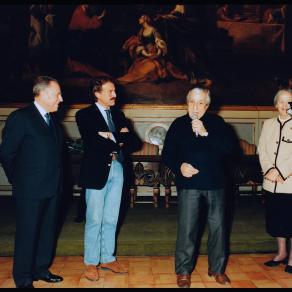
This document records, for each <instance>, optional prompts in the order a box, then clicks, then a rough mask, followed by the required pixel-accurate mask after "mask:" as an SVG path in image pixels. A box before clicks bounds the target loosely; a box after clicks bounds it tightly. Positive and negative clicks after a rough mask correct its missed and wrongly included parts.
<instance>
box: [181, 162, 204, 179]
mask: <svg viewBox="0 0 292 292" xmlns="http://www.w3.org/2000/svg"><path fill="white" fill-rule="evenodd" d="M180 171H181V173H182V175H183V176H184V177H188V178H190V177H192V176H193V175H196V174H197V173H198V172H199V170H198V169H196V168H194V167H193V166H192V165H191V164H189V163H186V162H184V163H183V164H182V165H181V167H180Z"/></svg>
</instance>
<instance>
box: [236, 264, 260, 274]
mask: <svg viewBox="0 0 292 292" xmlns="http://www.w3.org/2000/svg"><path fill="white" fill-rule="evenodd" d="M240 269H241V270H242V272H247V273H251V272H263V269H262V268H261V267H260V266H258V265H257V264H253V265H240Z"/></svg>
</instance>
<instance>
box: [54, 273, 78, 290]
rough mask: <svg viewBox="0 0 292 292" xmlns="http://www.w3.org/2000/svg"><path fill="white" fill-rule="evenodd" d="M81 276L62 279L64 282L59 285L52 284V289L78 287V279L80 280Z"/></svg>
mask: <svg viewBox="0 0 292 292" xmlns="http://www.w3.org/2000/svg"><path fill="white" fill-rule="evenodd" d="M81 276H82V275H81V274H80V275H78V276H72V277H71V276H70V277H64V281H63V282H60V283H56V284H54V287H56V288H74V287H78V285H79V282H80V279H81Z"/></svg>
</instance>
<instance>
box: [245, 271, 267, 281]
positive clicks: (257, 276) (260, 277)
mask: <svg viewBox="0 0 292 292" xmlns="http://www.w3.org/2000/svg"><path fill="white" fill-rule="evenodd" d="M245 274H246V276H247V277H248V279H250V280H270V277H269V276H268V275H267V274H264V273H262V272H253V273H245Z"/></svg>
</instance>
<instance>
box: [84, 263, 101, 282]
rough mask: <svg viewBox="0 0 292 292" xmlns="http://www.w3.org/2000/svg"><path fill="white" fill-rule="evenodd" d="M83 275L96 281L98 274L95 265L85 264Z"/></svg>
mask: <svg viewBox="0 0 292 292" xmlns="http://www.w3.org/2000/svg"><path fill="white" fill-rule="evenodd" d="M84 277H85V278H86V279H87V280H89V281H98V279H99V274H98V270H97V268H96V266H95V265H86V266H85V271H84Z"/></svg>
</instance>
